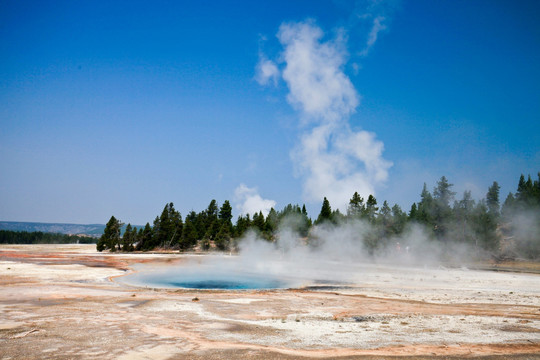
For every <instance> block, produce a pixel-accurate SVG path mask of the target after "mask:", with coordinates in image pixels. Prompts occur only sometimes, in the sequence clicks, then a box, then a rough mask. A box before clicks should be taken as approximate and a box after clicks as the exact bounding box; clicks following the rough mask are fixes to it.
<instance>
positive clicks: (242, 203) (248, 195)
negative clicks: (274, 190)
mask: <svg viewBox="0 0 540 360" xmlns="http://www.w3.org/2000/svg"><path fill="white" fill-rule="evenodd" d="M234 199H235V201H236V202H237V203H238V208H239V209H240V213H241V214H246V215H247V214H250V215H253V214H254V213H258V212H259V211H262V213H263V215H264V216H266V215H268V213H269V212H270V209H271V208H273V207H274V206H276V202H275V201H274V200H269V199H263V198H262V197H261V196H260V195H259V193H258V191H257V189H256V188H250V187H247V186H246V185H244V184H240V185H239V186H238V187H237V188H236V190H235V191H234Z"/></svg>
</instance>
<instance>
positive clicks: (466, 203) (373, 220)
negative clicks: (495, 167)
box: [97, 173, 540, 259]
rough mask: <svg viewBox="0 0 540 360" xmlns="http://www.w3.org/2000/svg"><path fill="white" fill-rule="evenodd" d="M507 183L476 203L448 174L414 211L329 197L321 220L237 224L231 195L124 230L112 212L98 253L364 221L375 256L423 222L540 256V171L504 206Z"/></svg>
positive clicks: (312, 239) (502, 250)
mask: <svg viewBox="0 0 540 360" xmlns="http://www.w3.org/2000/svg"><path fill="white" fill-rule="evenodd" d="M499 190H500V186H499V184H498V183H497V182H496V181H494V182H493V183H492V185H491V186H490V187H489V188H488V189H487V192H486V195H485V197H484V198H482V199H480V200H478V201H476V200H474V199H473V198H472V195H471V192H470V191H465V192H464V193H463V194H461V195H460V196H459V197H456V196H457V194H456V192H454V191H453V184H451V183H450V182H449V181H448V179H447V178H446V177H445V176H442V177H441V178H440V179H439V180H438V181H437V183H436V184H435V186H434V188H433V190H432V191H430V190H429V188H428V186H427V184H425V183H424V185H423V187H422V191H421V192H420V200H419V201H418V202H415V203H413V204H412V205H411V206H410V209H409V210H408V212H406V211H404V210H403V209H402V208H401V207H400V206H399V205H397V204H394V205H392V206H391V205H390V204H389V203H388V202H387V201H386V200H385V201H383V202H382V203H379V202H378V201H377V199H376V198H375V197H374V196H373V195H369V196H367V198H363V197H362V196H361V195H360V194H358V192H355V193H354V194H351V195H352V197H351V199H350V201H349V205H348V208H347V211H346V213H341V212H340V211H339V210H332V206H331V204H330V202H329V201H328V199H327V198H326V197H325V198H324V200H323V203H322V206H321V210H320V213H319V214H318V216H317V217H316V219H315V221H312V219H311V218H310V217H309V215H308V213H307V211H306V207H305V205H302V206H300V205H293V204H289V205H287V206H285V207H284V208H283V209H282V210H280V211H278V210H275V209H273V208H272V209H271V210H270V212H269V213H268V214H267V215H266V216H264V215H263V213H262V212H258V213H254V214H241V215H239V216H238V217H237V219H236V222H235V223H234V224H233V222H232V220H233V216H232V207H231V204H230V202H229V201H228V200H226V201H225V202H224V203H223V204H222V205H221V206H219V204H218V203H217V202H216V200H211V201H210V203H209V205H208V207H207V208H206V209H204V210H202V211H200V212H198V213H197V212H195V211H191V212H189V213H188V214H187V215H186V216H185V218H183V217H182V215H181V214H180V212H178V211H177V210H176V209H175V207H174V204H173V203H172V202H171V203H168V204H166V205H165V207H164V209H163V211H162V212H161V214H160V215H158V216H156V218H155V219H154V221H153V224H152V225H150V223H146V225H145V226H144V227H140V228H137V227H133V226H132V225H131V224H127V226H125V231H124V233H123V234H121V229H122V226H123V225H124V224H123V223H122V222H121V221H120V220H118V219H116V218H115V217H114V216H112V217H111V218H110V220H109V222H108V223H107V226H106V227H105V230H104V233H103V235H102V236H101V237H100V239H99V241H98V243H97V249H98V250H99V251H103V250H110V251H136V250H137V251H149V250H154V249H171V250H180V251H186V250H194V249H197V250H201V251H205V250H211V249H215V250H222V251H224V250H235V249H236V247H237V243H238V241H239V239H241V238H242V237H243V236H244V235H245V233H246V232H247V231H253V232H255V233H257V234H258V236H259V237H260V238H262V239H265V240H267V241H270V242H273V241H276V239H277V238H278V237H279V230H280V229H281V228H283V227H286V228H288V229H289V230H292V231H294V232H295V233H297V234H298V237H299V238H302V239H304V241H305V243H306V244H308V245H309V244H315V243H316V240H317V239H316V236H314V235H313V231H312V230H313V229H314V228H316V227H339V226H340V225H342V224H347V223H352V222H359V223H363V224H366V226H367V228H368V229H369V230H368V231H365V232H363V233H362V234H359V236H358V241H359V246H363V247H364V248H365V249H366V250H367V251H368V252H369V253H370V254H376V253H380V252H384V251H386V250H388V248H390V247H392V246H394V244H395V243H396V240H395V239H398V238H400V236H402V235H403V234H404V233H406V232H408V231H410V229H411V228H412V227H413V226H421V227H422V228H423V229H424V231H425V232H426V233H427V235H428V237H429V239H431V240H432V241H436V242H440V243H441V244H445V245H449V244H466V245H470V246H471V247H472V248H473V249H476V251H478V252H479V253H483V254H490V255H491V256H494V257H498V258H504V257H512V258H514V257H526V258H531V259H538V258H540V173H538V179H537V180H534V181H533V180H532V178H531V176H530V175H529V176H528V177H525V176H524V175H521V177H520V178H519V181H518V186H517V190H516V192H515V193H512V192H511V193H509V194H508V195H507V196H506V199H505V200H504V202H503V203H502V204H501V201H500V193H499Z"/></svg>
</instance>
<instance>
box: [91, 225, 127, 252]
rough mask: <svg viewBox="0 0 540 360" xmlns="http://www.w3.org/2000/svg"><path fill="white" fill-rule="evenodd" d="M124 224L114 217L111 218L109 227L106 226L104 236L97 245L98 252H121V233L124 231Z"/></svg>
mask: <svg viewBox="0 0 540 360" xmlns="http://www.w3.org/2000/svg"><path fill="white" fill-rule="evenodd" d="M122 225H124V224H122V222H121V221H120V220H117V219H116V218H115V217H114V216H111V218H110V219H109V221H108V222H107V225H105V230H104V231H103V235H101V237H100V238H99V241H98V243H97V245H96V248H97V250H98V251H103V250H107V249H109V250H111V251H113V252H114V251H116V250H120V231H121V229H122Z"/></svg>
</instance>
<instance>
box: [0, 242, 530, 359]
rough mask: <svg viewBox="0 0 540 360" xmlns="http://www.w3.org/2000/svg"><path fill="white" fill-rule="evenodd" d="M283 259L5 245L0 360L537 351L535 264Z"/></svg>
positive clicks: (518, 354)
mask: <svg viewBox="0 0 540 360" xmlns="http://www.w3.org/2000/svg"><path fill="white" fill-rule="evenodd" d="M297 262H298V261H297ZM306 264H307V263H306V262H304V263H302V267H303V268H304V269H306ZM285 265H286V266H283V263H280V262H267V263H264V264H258V263H257V262H253V263H249V262H240V263H239V262H238V261H237V260H236V259H235V257H234V256H233V257H221V258H220V257H212V256H205V255H198V256H186V255H180V254H106V253H97V252H96V251H95V247H92V246H86V245H76V246H75V245H69V246H68V245H61V246H58V245H56V246H2V247H0V359H8V358H9V359H42V358H50V359H64V358H70V359H231V358H247V359H305V358H357V357H367V358H369V359H373V358H381V359H382V358H388V357H389V356H398V357H399V356H408V357H413V358H437V357H440V358H448V357H456V358H462V357H478V356H488V357H490V358H491V357H499V356H500V357H501V358H504V359H533V358H539V357H540V355H539V354H540V275H538V274H537V273H536V272H537V270H538V267H537V265H535V264H482V266H485V267H487V268H490V269H491V270H498V271H480V270H474V269H472V267H461V268H455V267H448V266H443V265H429V266H398V265H395V264H373V263H372V264H367V263H360V264H358V263H349V264H347V265H344V264H341V266H340V265H339V264H337V263H335V262H329V263H328V264H323V265H321V266H319V267H321V268H322V269H319V270H321V271H318V272H317V271H316V270H317V267H316V266H315V267H313V268H310V267H309V264H307V269H306V270H305V271H304V272H302V271H301V269H299V268H296V267H295V264H294V262H293V263H286V264H285ZM218 269H219V271H220V272H215V271H216V270H218ZM246 269H250V272H245V271H244V270H246ZM336 269H339V271H340V272H339V274H340V275H343V276H341V277H340V278H339V279H338V278H332V275H335V274H336V273H335V270H336ZM502 270H504V271H502ZM515 270H519V271H515ZM523 271H527V272H523ZM216 274H219V276H215V275H216ZM235 274H236V275H239V276H240V275H242V274H243V275H246V274H247V275H246V276H247V278H242V277H240V278H235V277H234V276H233V275H235ZM261 274H264V275H265V276H264V277H263V279H262V280H261ZM310 274H311V276H310ZM344 274H348V276H344ZM156 275H157V280H158V281H157V283H156V278H155V276H156ZM210 275H211V276H210ZM223 275H225V276H223ZM160 279H161V280H160ZM215 279H217V280H219V281H225V280H227V281H229V280H231V279H233V280H234V281H233V282H232V283H233V285H232V286H230V287H232V289H224V288H222V287H229V285H227V284H221V285H220V284H218V285H219V286H215V287H216V288H217V289H216V290H208V289H205V288H204V287H205V286H207V285H208V284H209V283H208V282H206V283H205V281H211V280H212V281H214V280H215ZM237 280H238V281H239V283H240V285H239V284H238V283H237V282H236V281H237ZM254 280H255V283H254V284H252V283H250V282H251V281H254ZM267 280H269V281H270V283H268V282H266V281H267ZM193 281H194V282H193ZM201 281H202V284H203V285H202V286H200V287H199V286H194V287H199V289H189V287H192V286H191V285H200V284H201ZM260 281H262V285H261V283H260ZM273 281H278V284H276V283H273ZM160 282H161V283H160ZM246 283H249V284H251V285H253V286H252V287H253V288H252V289H248V288H247V287H251V285H250V286H245V285H246ZM242 284H243V285H242ZM186 285H190V286H186ZM210 285H211V284H210ZM222 285H223V286H222ZM225 285H226V286H225ZM281 285H284V286H281ZM178 286H180V287H178ZM210 287H212V286H210ZM268 287H271V288H272V289H268Z"/></svg>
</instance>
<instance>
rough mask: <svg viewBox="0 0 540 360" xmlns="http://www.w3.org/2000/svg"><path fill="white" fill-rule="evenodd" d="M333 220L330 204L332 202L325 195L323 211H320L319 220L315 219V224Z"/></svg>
mask: <svg viewBox="0 0 540 360" xmlns="http://www.w3.org/2000/svg"><path fill="white" fill-rule="evenodd" d="M331 220H332V207H331V206H330V202H329V201H328V199H327V198H326V197H325V198H324V200H323V203H322V207H321V212H320V213H319V216H318V217H317V220H316V221H315V225H319V224H322V223H323V222H326V221H331Z"/></svg>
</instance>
